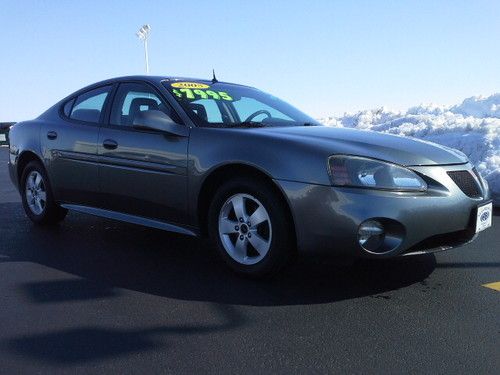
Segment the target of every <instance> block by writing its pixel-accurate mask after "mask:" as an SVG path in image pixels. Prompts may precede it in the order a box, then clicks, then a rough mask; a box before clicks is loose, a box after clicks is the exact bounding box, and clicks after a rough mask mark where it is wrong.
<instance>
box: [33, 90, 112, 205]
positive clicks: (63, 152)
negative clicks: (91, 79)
mask: <svg viewBox="0 0 500 375" xmlns="http://www.w3.org/2000/svg"><path fill="white" fill-rule="evenodd" d="M112 87H113V86H112V85H106V86H101V87H97V88H93V89H90V90H88V91H85V92H83V93H80V94H79V95H77V96H75V97H73V98H71V99H68V100H67V101H66V102H65V103H64V104H63V107H62V108H61V111H60V119H57V120H55V121H51V122H46V123H44V124H43V125H42V132H41V145H42V148H43V154H44V158H45V160H46V162H47V163H48V164H49V168H48V173H49V178H50V181H51V184H52V188H53V190H54V194H55V198H56V200H58V201H60V202H64V203H73V204H80V205H87V206H96V205H98V204H99V197H98V193H99V185H98V178H97V177H98V176H97V174H98V164H97V139H98V135H99V123H100V121H101V119H103V118H104V108H105V107H106V104H107V101H108V100H109V98H110V93H111V89H112Z"/></svg>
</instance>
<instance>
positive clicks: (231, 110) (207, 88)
mask: <svg viewBox="0 0 500 375" xmlns="http://www.w3.org/2000/svg"><path fill="white" fill-rule="evenodd" d="M163 85H164V87H165V88H166V89H167V90H168V91H169V92H170V93H171V94H172V97H173V98H174V99H175V100H177V102H178V103H179V104H180V105H181V106H182V107H183V108H184V110H185V111H186V113H187V114H188V116H190V117H191V118H192V119H193V121H194V122H195V123H196V124H197V125H198V126H209V127H235V126H244V127H249V126H258V127H261V126H304V125H319V123H318V122H317V121H316V120H314V119H312V118H311V117H309V116H307V115H305V114H304V113H302V112H300V111H299V110H298V109H296V108H294V107H292V106H291V105H290V104H287V103H285V102H284V101H282V100H280V99H278V98H277V97H275V96H273V95H270V94H266V93H265V92H262V91H260V90H257V89H254V88H251V87H247V86H240V85H234V84H230V83H223V82H215V83H214V82H210V81H184V80H172V81H163Z"/></svg>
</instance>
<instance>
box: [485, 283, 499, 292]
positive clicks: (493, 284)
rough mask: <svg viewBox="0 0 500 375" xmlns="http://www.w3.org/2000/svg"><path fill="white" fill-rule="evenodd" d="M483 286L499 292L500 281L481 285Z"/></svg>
mask: <svg viewBox="0 0 500 375" xmlns="http://www.w3.org/2000/svg"><path fill="white" fill-rule="evenodd" d="M483 286H484V287H486V288H490V289H493V290H496V291H498V292H500V281H497V282H496V283H489V284H483Z"/></svg>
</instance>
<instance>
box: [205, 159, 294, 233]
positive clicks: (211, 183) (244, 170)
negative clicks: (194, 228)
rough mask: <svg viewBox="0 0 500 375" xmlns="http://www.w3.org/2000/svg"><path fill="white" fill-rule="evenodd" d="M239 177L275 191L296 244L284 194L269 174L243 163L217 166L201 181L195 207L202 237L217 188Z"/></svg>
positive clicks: (291, 214) (291, 215)
mask: <svg viewBox="0 0 500 375" xmlns="http://www.w3.org/2000/svg"><path fill="white" fill-rule="evenodd" d="M241 176H245V177H248V176H250V177H253V178H256V179H257V180H258V181H259V182H262V183H265V184H266V185H268V186H269V187H271V188H272V189H273V190H274V191H275V193H276V195H277V196H278V197H279V198H280V200H281V201H282V203H283V206H284V207H285V209H286V211H287V213H288V219H289V220H290V224H291V226H292V229H293V240H294V242H295V243H296V242H297V237H296V229H295V219H294V217H293V213H292V211H291V209H290V204H289V202H288V199H287V197H286V195H285V193H284V192H283V190H282V189H281V187H280V186H279V185H278V184H277V183H276V182H275V181H274V180H273V179H272V177H271V176H270V175H269V174H267V173H266V172H264V171H262V170H261V169H259V168H257V167H255V166H252V165H248V164H244V163H231V164H225V165H222V166H219V167H217V168H216V169H214V170H213V171H211V172H210V174H209V175H208V176H207V177H206V178H205V180H204V181H203V183H202V185H201V188H200V192H199V194H198V205H197V215H198V217H197V218H198V225H199V229H200V232H201V233H202V234H203V235H206V234H207V233H208V210H209V207H210V202H211V201H212V198H213V197H214V195H215V193H216V192H217V189H218V187H219V186H220V185H221V184H222V183H224V182H225V181H228V180H230V179H231V178H235V177H241Z"/></svg>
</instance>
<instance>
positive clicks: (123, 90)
mask: <svg viewBox="0 0 500 375" xmlns="http://www.w3.org/2000/svg"><path fill="white" fill-rule="evenodd" d="M149 110H157V111H162V112H163V113H165V114H166V115H168V116H169V117H170V118H171V119H172V120H174V121H175V122H177V123H178V124H181V123H182V122H181V120H180V119H179V117H178V116H177V114H176V113H175V112H174V110H173V109H172V108H171V107H170V106H169V105H168V104H166V103H165V102H163V101H162V100H161V99H160V98H159V97H158V95H157V94H156V93H155V92H154V90H153V89H151V88H150V87H149V86H147V85H145V84H141V83H122V84H120V86H119V87H118V90H117V92H116V95H115V99H114V102H113V106H112V108H111V117H110V119H109V122H110V124H112V125H122V126H132V125H133V123H134V119H135V118H136V116H137V115H138V114H139V113H140V112H142V111H149Z"/></svg>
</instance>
